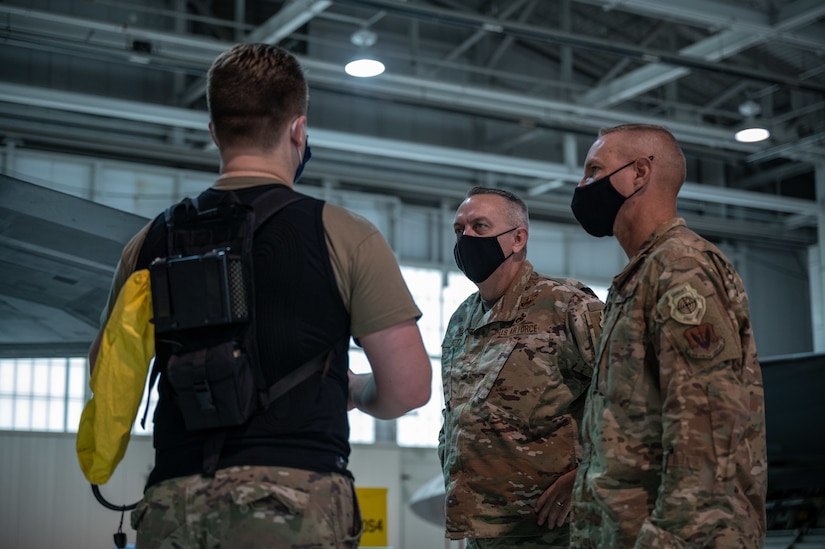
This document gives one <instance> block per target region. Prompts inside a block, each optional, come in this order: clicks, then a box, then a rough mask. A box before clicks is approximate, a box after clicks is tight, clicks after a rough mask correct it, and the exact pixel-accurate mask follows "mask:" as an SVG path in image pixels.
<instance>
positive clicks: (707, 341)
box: [685, 322, 725, 359]
mask: <svg viewBox="0 0 825 549" xmlns="http://www.w3.org/2000/svg"><path fill="white" fill-rule="evenodd" d="M685 339H687V343H688V349H687V353H688V354H689V355H690V356H692V357H694V358H699V359H710V358H713V357H715V356H716V355H718V354H719V353H720V352H722V349H724V348H725V340H724V338H721V337H718V336H717V335H716V330H714V329H713V324H710V323H709V322H705V323H704V324H700V325H698V326H693V327H691V328H688V329H687V330H685Z"/></svg>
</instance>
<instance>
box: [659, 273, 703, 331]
mask: <svg viewBox="0 0 825 549" xmlns="http://www.w3.org/2000/svg"><path fill="white" fill-rule="evenodd" d="M663 299H664V300H666V302H667V304H668V307H669V309H670V318H672V319H673V320H675V321H676V322H681V323H682V324H689V325H694V326H698V325H699V324H701V323H702V317H704V316H705V298H704V297H703V296H702V295H700V294H699V292H698V291H696V289H695V288H694V287H693V286H691V285H690V284H689V283H687V282H685V283H684V284H680V285H678V286H676V287H675V288H671V289H670V290H668V291H667V293H666V294H665V295H664V296H663Z"/></svg>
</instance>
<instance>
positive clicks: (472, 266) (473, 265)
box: [453, 227, 518, 284]
mask: <svg viewBox="0 0 825 549" xmlns="http://www.w3.org/2000/svg"><path fill="white" fill-rule="evenodd" d="M516 229H518V227H513V228H512V229H510V230H508V231H504V232H503V233H499V234H497V235H495V236H470V235H466V234H463V235H461V236H460V237H458V240H457V241H456V243H455V247H454V248H453V255H454V256H455V264H456V265H458V268H459V269H461V272H462V273H464V275H465V276H466V277H467V278H469V279H470V280H471V281H473V282H475V283H476V284H478V283H479V282H484V281H485V280H487V279H488V278H490V275H492V274H493V273H494V272H495V270H496V269H498V268H499V266H500V265H501V264H502V263H504V262H505V261H507V258H509V257H510V255H513V252H510V255H508V256H507V257H504V252H503V251H502V250H501V244H499V243H498V237H500V236H501V235H503V234H507V233H511V232H513V231H515V230H516Z"/></svg>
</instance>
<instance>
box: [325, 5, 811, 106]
mask: <svg viewBox="0 0 825 549" xmlns="http://www.w3.org/2000/svg"><path fill="white" fill-rule="evenodd" d="M338 2H339V3H341V4H351V5H355V6H362V7H369V8H373V9H382V10H386V11H388V12H391V13H395V14H396V15H401V16H406V17H413V18H419V19H423V20H429V21H434V22H436V23H440V24H443V25H449V26H454V27H459V28H464V29H468V30H476V29H479V28H482V29H485V30H488V31H491V32H498V33H501V34H504V35H508V34H512V35H515V36H518V37H519V38H522V39H524V40H534V41H540V42H548V43H553V44H560V45H563V46H571V47H578V48H582V49H588V50H592V51H600V52H608V53H612V54H615V55H618V56H625V57H631V58H635V59H638V60H640V61H643V62H651V63H665V64H668V65H674V66H677V67H683V68H687V69H697V70H704V71H708V72H716V73H723V74H727V75H729V76H736V77H740V78H748V79H750V80H754V81H758V82H769V83H772V84H778V85H782V86H789V87H793V88H796V89H806V90H810V91H814V92H825V85H821V84H818V83H815V82H807V81H803V80H799V79H798V78H796V77H794V76H792V75H780V74H771V73H768V72H766V71H759V70H754V69H750V68H746V67H738V66H733V65H725V64H722V63H718V62H713V61H707V60H704V59H701V58H698V57H694V56H688V55H682V54H679V53H673V52H669V51H664V50H652V49H648V48H642V47H638V46H636V45H634V44H618V43H616V42H615V41H613V40H608V39H599V38H594V37H588V36H583V35H582V34H580V33H573V32H564V31H560V30H555V29H548V28H546V27H539V26H536V25H528V24H523V23H518V22H512V21H502V20H499V19H496V18H493V17H486V16H483V15H478V14H473V13H458V12H455V11H451V10H445V9H440V8H433V7H429V6H423V5H419V4H408V3H406V2H404V1H400V0H338Z"/></svg>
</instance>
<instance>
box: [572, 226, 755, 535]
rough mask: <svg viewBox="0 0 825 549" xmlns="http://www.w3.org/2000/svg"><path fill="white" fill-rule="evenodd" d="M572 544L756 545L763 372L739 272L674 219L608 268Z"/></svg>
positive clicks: (577, 481)
mask: <svg viewBox="0 0 825 549" xmlns="http://www.w3.org/2000/svg"><path fill="white" fill-rule="evenodd" d="M604 320H605V321H604V326H603V328H602V329H603V331H602V338H601V341H600V344H599V350H598V354H597V359H596V372H595V376H594V382H593V384H592V385H591V387H590V391H589V393H588V400H587V407H586V409H585V415H584V421H583V424H582V437H583V441H584V459H583V462H582V464H581V465H580V466H579V471H578V475H577V478H576V487H575V490H574V498H573V499H574V508H573V517H572V523H571V545H572V546H573V547H596V548H600V549H601V548H604V547H634V546H635V547H668V548H670V547H725V548H727V547H747V548H758V547H762V542H763V540H764V536H765V490H766V474H767V470H766V449H765V418H764V396H763V390H762V375H761V370H760V367H759V362H758V360H757V356H756V347H755V344H754V340H753V333H752V330H751V324H750V320H749V318H748V300H747V296H746V295H745V290H744V288H743V286H742V281H741V280H740V278H739V276H738V275H737V274H736V272H735V271H734V269H733V267H732V266H731V264H730V263H729V262H728V260H727V259H726V258H725V257H724V256H723V255H722V253H721V252H720V251H719V250H718V249H716V247H714V246H713V245H712V244H710V243H709V242H707V241H706V240H704V239H702V238H701V237H699V236H698V235H696V234H695V233H694V232H693V231H691V230H689V229H688V228H687V227H685V224H684V220H682V219H679V218H675V219H673V220H671V221H669V222H667V223H665V224H663V225H662V226H660V227H659V228H658V229H657V230H656V231H655V232H654V234H653V235H652V236H651V238H650V239H649V240H648V241H647V242H646V243H645V244H644V245H643V246H642V248H641V250H640V251H639V253H637V254H636V256H635V257H634V258H633V259H632V260H631V261H630V263H629V264H628V266H627V267H626V268H625V270H624V271H623V272H622V273H621V274H619V275H618V276H617V277H616V278H615V279H614V280H613V286H612V287H611V290H610V295H609V298H608V301H607V308H606V309H605V319H604Z"/></svg>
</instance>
